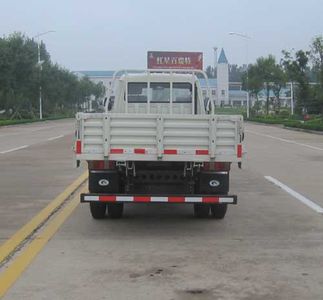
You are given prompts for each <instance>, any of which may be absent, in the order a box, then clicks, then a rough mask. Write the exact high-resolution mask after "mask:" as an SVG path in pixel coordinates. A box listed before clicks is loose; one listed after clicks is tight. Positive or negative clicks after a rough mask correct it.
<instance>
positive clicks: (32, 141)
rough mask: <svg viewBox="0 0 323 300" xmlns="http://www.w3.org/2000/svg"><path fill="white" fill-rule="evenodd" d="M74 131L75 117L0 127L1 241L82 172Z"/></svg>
mask: <svg viewBox="0 0 323 300" xmlns="http://www.w3.org/2000/svg"><path fill="white" fill-rule="evenodd" d="M73 134H74V120H63V121H62V120H61V121H46V122H41V123H33V124H25V125H15V126H8V127H0V141H1V142H0V191H1V193H0V242H1V241H3V240H6V239H7V238H9V237H10V236H11V235H12V234H13V233H14V232H15V231H16V230H17V229H19V228H20V227H21V226H22V225H24V224H25V223H26V222H27V221H28V220H29V219H31V218H32V217H33V216H34V215H35V214H36V213H37V212H38V211H40V210H41V209H42V208H43V207H45V206H46V205H47V204H48V203H49V202H50V201H51V200H52V199H53V198H54V197H55V196H56V195H57V194H59V193H60V192H61V191H62V190H63V189H64V188H65V187H66V186H68V185H69V184H70V183H71V182H72V181H73V180H74V179H75V178H77V177H78V176H79V175H80V174H81V172H82V170H80V169H76V168H74V167H73V159H72V157H73V154H72V151H71V149H72V137H73ZM22 147H24V148H22Z"/></svg>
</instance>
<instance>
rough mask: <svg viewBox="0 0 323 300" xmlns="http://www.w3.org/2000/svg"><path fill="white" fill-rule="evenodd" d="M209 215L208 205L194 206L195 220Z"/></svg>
mask: <svg viewBox="0 0 323 300" xmlns="http://www.w3.org/2000/svg"><path fill="white" fill-rule="evenodd" d="M209 214H210V205H208V204H194V216H195V217H197V218H207V217H208V216H209Z"/></svg>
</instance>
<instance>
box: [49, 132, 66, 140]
mask: <svg viewBox="0 0 323 300" xmlns="http://www.w3.org/2000/svg"><path fill="white" fill-rule="evenodd" d="M63 136H64V135H63V134H61V135H58V136H54V137H51V138H48V139H47V141H54V140H57V139H60V138H62V137H63Z"/></svg>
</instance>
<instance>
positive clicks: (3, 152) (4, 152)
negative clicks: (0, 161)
mask: <svg viewBox="0 0 323 300" xmlns="http://www.w3.org/2000/svg"><path fill="white" fill-rule="evenodd" d="M27 147H29V145H23V146H20V147H16V148H12V149H9V150H6V151H2V152H0V154H6V153H10V152H13V151H17V150H21V149H25V148H27Z"/></svg>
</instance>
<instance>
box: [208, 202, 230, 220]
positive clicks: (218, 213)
mask: <svg viewBox="0 0 323 300" xmlns="http://www.w3.org/2000/svg"><path fill="white" fill-rule="evenodd" d="M227 209H228V205H227V204H214V205H211V215H212V217H213V218H215V219H223V218H224V217H225V214H226V213H227Z"/></svg>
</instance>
